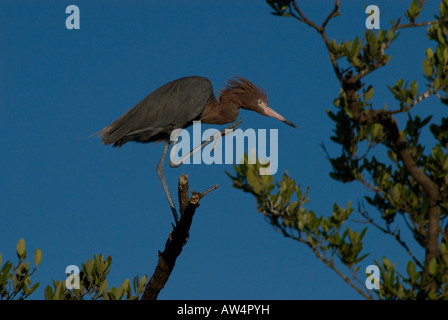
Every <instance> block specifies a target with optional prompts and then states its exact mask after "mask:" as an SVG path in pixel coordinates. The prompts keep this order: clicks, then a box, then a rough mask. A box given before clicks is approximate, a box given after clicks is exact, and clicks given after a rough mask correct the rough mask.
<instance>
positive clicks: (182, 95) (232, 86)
mask: <svg viewBox="0 0 448 320" xmlns="http://www.w3.org/2000/svg"><path fill="white" fill-rule="evenodd" d="M240 108H243V109H247V110H252V111H256V112H258V113H260V114H262V115H264V116H268V117H273V118H275V119H278V120H280V121H283V122H284V123H286V124H288V125H290V126H292V127H294V128H296V126H295V125H294V124H293V123H292V122H291V121H288V120H286V119H285V118H284V117H282V116H281V115H279V114H278V113H277V112H275V111H274V110H272V109H271V108H270V107H269V105H268V99H267V96H266V93H265V92H264V91H263V90H261V89H259V88H257V87H256V86H255V85H254V84H252V83H251V82H250V81H249V80H246V79H244V78H241V77H236V78H235V79H232V80H229V81H228V84H227V86H226V87H225V88H224V89H223V90H221V91H220V95H219V100H218V99H216V97H215V95H214V93H213V87H212V84H211V82H210V80H209V79H207V78H204V77H199V76H191V77H185V78H181V79H177V80H174V81H171V82H169V83H167V84H165V85H163V86H161V87H160V88H158V89H157V90H155V91H154V92H152V93H150V94H149V95H148V96H147V97H146V98H145V99H143V100H142V101H141V102H139V103H138V104H137V105H136V106H135V107H133V108H132V109H131V110H129V111H128V112H127V113H125V114H124V115H122V116H121V117H120V118H118V119H117V120H116V121H114V122H113V123H112V124H111V125H109V126H108V127H106V128H104V129H103V130H101V131H100V132H99V134H101V135H102V140H103V143H104V144H105V145H108V144H112V143H113V146H114V147H118V148H120V147H121V146H122V145H124V144H125V143H127V142H129V141H136V142H143V143H149V142H165V147H164V149H163V153H162V157H161V158H160V161H159V164H158V165H157V175H158V176H159V179H160V181H161V183H162V186H163V189H164V191H165V194H166V197H167V198H168V202H169V204H170V207H171V211H172V212H173V216H174V220H175V222H176V223H177V222H178V221H179V216H178V214H177V211H176V208H175V206H174V203H173V199H172V197H171V194H170V192H169V189H168V186H167V184H166V180H165V175H164V172H163V162H164V161H165V156H166V153H167V151H168V149H169V147H170V144H171V140H170V135H171V132H172V131H173V130H175V129H184V128H186V127H188V126H190V125H192V124H193V121H201V122H203V123H209V124H226V123H230V122H233V121H235V120H236V118H237V117H238V111H239V109H240ZM240 121H241V120H240ZM238 124H239V122H238V123H236V124H234V125H232V126H231V127H229V128H233V127H235V126H237V125H238ZM223 131H224V130H223ZM210 141H211V140H210ZM205 144H206V143H203V144H202V145H201V147H203V146H204V145H205ZM190 155H191V154H190Z"/></svg>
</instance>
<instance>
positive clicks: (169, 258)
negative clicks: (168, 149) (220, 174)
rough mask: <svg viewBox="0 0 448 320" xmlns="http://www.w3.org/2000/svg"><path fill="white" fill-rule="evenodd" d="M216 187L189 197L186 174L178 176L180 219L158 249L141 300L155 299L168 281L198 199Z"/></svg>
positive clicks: (185, 238)
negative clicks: (154, 265) (151, 273)
mask: <svg viewBox="0 0 448 320" xmlns="http://www.w3.org/2000/svg"><path fill="white" fill-rule="evenodd" d="M216 188H218V185H215V186H213V187H211V188H209V189H208V190H206V191H204V192H203V193H200V192H195V191H193V192H192V196H191V198H190V197H189V195H188V192H189V190H188V189H189V187H188V176H187V175H186V174H182V175H181V176H180V177H179V188H178V190H179V208H180V214H181V217H180V220H179V222H178V224H177V225H176V226H175V227H174V228H173V231H171V232H170V234H169V236H168V240H167V241H166V244H165V250H164V251H163V252H160V251H159V261H158V263H157V266H156V268H155V270H154V273H153V275H152V277H151V279H150V280H149V282H148V284H147V285H146V288H145V291H144V292H143V295H142V297H141V300H156V299H157V296H158V295H159V293H160V290H162V289H163V287H164V286H165V284H166V282H167V281H168V278H169V276H170V275H171V272H172V271H173V269H174V265H175V263H176V259H177V257H178V256H179V255H180V253H181V252H182V248H183V246H184V245H185V244H186V243H187V241H188V237H189V232H190V227H191V223H192V221H193V216H194V214H195V212H196V208H197V207H199V200H201V199H202V198H203V197H204V196H205V195H206V194H207V193H209V192H210V191H212V190H214V189H216Z"/></svg>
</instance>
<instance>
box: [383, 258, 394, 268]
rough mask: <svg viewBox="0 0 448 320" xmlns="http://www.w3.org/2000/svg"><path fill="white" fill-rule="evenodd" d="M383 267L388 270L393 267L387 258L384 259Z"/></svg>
mask: <svg viewBox="0 0 448 320" xmlns="http://www.w3.org/2000/svg"><path fill="white" fill-rule="evenodd" d="M383 265H384V266H385V267H386V270H387V269H389V268H390V267H391V265H392V264H391V263H390V261H389V260H387V258H386V257H383Z"/></svg>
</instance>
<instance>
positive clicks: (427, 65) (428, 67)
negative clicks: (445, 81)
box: [423, 59, 434, 77]
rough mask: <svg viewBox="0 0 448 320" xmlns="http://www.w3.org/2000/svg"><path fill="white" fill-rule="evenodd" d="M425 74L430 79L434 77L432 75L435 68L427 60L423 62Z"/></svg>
mask: <svg viewBox="0 0 448 320" xmlns="http://www.w3.org/2000/svg"><path fill="white" fill-rule="evenodd" d="M423 72H424V73H425V75H427V76H428V77H432V74H433V73H434V67H433V65H432V63H431V62H429V61H428V60H427V59H425V60H423Z"/></svg>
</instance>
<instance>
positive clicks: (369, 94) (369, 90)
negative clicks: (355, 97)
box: [364, 86, 373, 101]
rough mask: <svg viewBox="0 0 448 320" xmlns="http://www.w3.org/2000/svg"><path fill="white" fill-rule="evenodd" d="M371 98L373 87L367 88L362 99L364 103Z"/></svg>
mask: <svg viewBox="0 0 448 320" xmlns="http://www.w3.org/2000/svg"><path fill="white" fill-rule="evenodd" d="M372 97H373V87H372V86H369V88H368V89H367V92H366V95H365V96H364V99H365V100H366V101H369V100H370V99H372Z"/></svg>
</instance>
